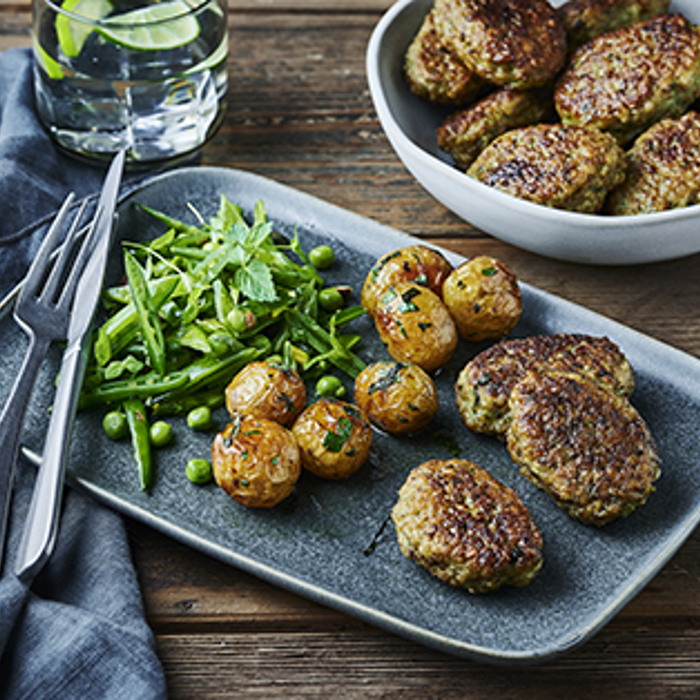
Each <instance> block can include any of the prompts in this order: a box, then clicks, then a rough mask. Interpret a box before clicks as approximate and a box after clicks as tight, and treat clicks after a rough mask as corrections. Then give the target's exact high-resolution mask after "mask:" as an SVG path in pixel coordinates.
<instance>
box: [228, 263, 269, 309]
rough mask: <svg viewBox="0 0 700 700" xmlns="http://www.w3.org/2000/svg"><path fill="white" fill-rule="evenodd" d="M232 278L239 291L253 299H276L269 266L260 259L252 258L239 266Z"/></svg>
mask: <svg viewBox="0 0 700 700" xmlns="http://www.w3.org/2000/svg"><path fill="white" fill-rule="evenodd" d="M234 279H235V283H236V286H237V287H238V288H239V289H240V290H241V292H242V293H243V294H245V295H246V296H248V297H249V298H250V299H253V300H254V301H277V299H278V296H277V290H276V289H275V283H274V280H273V279H272V273H271V272H270V268H269V267H268V266H267V265H266V264H265V263H264V262H262V261H261V260H257V259H253V260H251V261H250V262H248V263H247V264H246V265H243V266H242V267H239V268H238V270H236V275H235V278H234Z"/></svg>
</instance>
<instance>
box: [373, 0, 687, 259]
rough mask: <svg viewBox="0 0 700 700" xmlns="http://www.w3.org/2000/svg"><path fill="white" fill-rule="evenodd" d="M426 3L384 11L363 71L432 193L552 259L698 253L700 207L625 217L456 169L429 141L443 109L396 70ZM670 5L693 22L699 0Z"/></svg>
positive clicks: (402, 152) (397, 145)
mask: <svg viewBox="0 0 700 700" xmlns="http://www.w3.org/2000/svg"><path fill="white" fill-rule="evenodd" d="M562 2H563V0H552V4H553V5H560V4H562ZM431 5H432V0H399V2H397V3H396V4H395V5H393V6H392V7H391V8H390V9H389V10H388V11H387V13H386V14H385V15H384V16H383V17H382V19H381V20H380V22H379V23H378V24H377V26H376V28H375V30H374V32H373V33H372V36H371V38H370V41H369V45H368V48H367V77H368V81H369V87H370V92H371V94H372V99H373V101H374V106H375V109H376V110H377V115H378V117H379V121H380V122H381V125H382V127H383V129H384V131H385V133H386V135H387V138H388V139H389V141H390V143H391V145H392V146H393V148H394V150H395V151H396V153H397V154H398V156H399V158H401V160H402V161H403V164H404V165H405V166H406V168H407V169H408V170H409V171H410V172H411V174H412V175H413V176H414V177H415V178H416V180H418V182H420V184H421V185H422V186H423V187H425V189H426V190H427V191H428V192H430V194H431V195H432V196H433V197H435V198H436V199H437V200H438V201H440V202H441V203H442V204H444V205H445V206H446V207H448V208H449V209H451V210H452V211H453V212H455V213H456V214H457V215H458V216H460V217H461V218H462V219H464V220H465V221H468V222H469V223H471V224H473V225H474V226H476V227H477V228H479V229H481V230H482V231H485V232H486V233H489V234H491V235H493V236H495V237H496V238H500V239H501V240H503V241H507V242H508V243H512V244H513V245H516V246H519V247H520V248H524V249H526V250H529V251H532V252H534V253H539V254H541V255H546V256H548V257H551V258H556V259H559V260H568V261H573V262H581V263H592V264H598V265H632V264H639V263H649V262H658V261H662V260H671V259H674V258H680V257H684V256H687V255H691V254H693V253H697V252H700V206H692V207H687V208H684V209H676V210H672V211H665V212H659V213H656V214H640V215H638V216H624V217H608V216H601V215H592V214H578V213H573V212H567V211H562V210H557V209H551V208H549V207H545V206H542V205H539V204H534V203H531V202H527V201H525V200H521V199H517V198H515V197H511V196H510V195H506V194H504V193H502V192H499V191H498V190H495V189H493V188H491V187H487V186H486V185H483V184H481V183H480V182H477V181H476V180H474V179H473V178H470V177H468V176H467V175H465V174H464V173H462V172H460V171H459V170H457V169H456V168H455V167H454V165H453V164H452V159H451V157H450V156H448V155H447V154H445V153H442V152H441V151H440V150H439V149H438V146H437V140H436V130H437V127H438V126H439V125H440V123H441V122H442V120H443V118H444V117H445V115H446V114H447V113H448V110H446V109H444V108H441V107H438V106H436V105H433V104H431V103H429V102H427V101H425V100H422V99H420V98H418V97H416V96H414V95H413V94H412V93H411V92H410V90H409V89H408V87H407V86H406V84H405V82H404V79H403V76H402V72H401V69H402V63H403V55H404V53H405V51H406V48H407V46H408V44H409V43H410V41H411V39H412V38H413V36H414V35H415V33H416V32H417V31H418V28H419V26H420V24H421V22H422V20H423V17H424V16H425V15H426V13H427V12H428V10H429V9H430V7H431ZM671 10H672V11H679V12H682V13H683V14H684V15H685V16H686V17H687V18H688V19H689V20H690V21H692V22H694V23H697V24H700V2H698V0H672V2H671Z"/></svg>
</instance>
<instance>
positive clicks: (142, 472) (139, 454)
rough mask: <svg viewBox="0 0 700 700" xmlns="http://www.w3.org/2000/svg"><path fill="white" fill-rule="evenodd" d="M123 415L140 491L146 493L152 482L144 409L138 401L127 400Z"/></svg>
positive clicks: (149, 442) (146, 420) (148, 438)
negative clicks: (129, 434)
mask: <svg viewBox="0 0 700 700" xmlns="http://www.w3.org/2000/svg"><path fill="white" fill-rule="evenodd" d="M124 413H126V421H127V424H128V426H129V432H130V433H131V444H132V446H133V448H134V460H135V461H136V465H137V467H138V471H139V482H140V485H141V490H142V491H147V490H148V489H149V488H150V487H151V482H152V480H153V464H152V460H151V441H150V436H149V429H148V419H147V414H146V407H145V406H144V405H143V402H142V401H140V400H139V399H127V400H126V401H125V402H124Z"/></svg>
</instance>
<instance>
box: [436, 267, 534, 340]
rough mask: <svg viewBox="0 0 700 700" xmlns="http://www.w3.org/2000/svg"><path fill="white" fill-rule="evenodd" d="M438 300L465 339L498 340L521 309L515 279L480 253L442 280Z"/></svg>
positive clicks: (510, 272)
mask: <svg viewBox="0 0 700 700" xmlns="http://www.w3.org/2000/svg"><path fill="white" fill-rule="evenodd" d="M442 300H443V301H444V303H445V306H447V310H448V311H449V312H450V314H451V315H452V318H453V319H454V320H455V323H456V324H457V330H458V331H459V334H460V335H461V336H462V338H464V339H465V340H468V341H471V342H477V341H481V340H499V339H500V338H502V337H503V336H504V335H507V334H508V333H510V332H511V331H512V330H513V328H515V325H516V324H517V322H518V320H519V319H520V314H521V313H522V310H523V301H522V296H521V294H520V287H519V286H518V280H517V278H516V276H515V275H514V274H513V272H512V271H511V269H510V268H509V267H508V266H507V265H505V264H504V263H502V262H501V261H500V260H496V258H491V257H488V256H486V255H480V256H478V257H476V258H472V259H471V260H467V261H466V262H464V263H462V264H461V265H460V266H459V267H457V268H456V269H455V270H454V271H453V272H452V274H451V275H450V276H449V277H448V278H447V279H446V280H445V284H444V286H443V288H442Z"/></svg>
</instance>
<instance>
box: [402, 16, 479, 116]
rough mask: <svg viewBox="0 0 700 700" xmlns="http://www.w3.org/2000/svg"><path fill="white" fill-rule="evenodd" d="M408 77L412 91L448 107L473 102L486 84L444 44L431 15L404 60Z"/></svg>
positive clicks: (427, 17)
mask: <svg viewBox="0 0 700 700" xmlns="http://www.w3.org/2000/svg"><path fill="white" fill-rule="evenodd" d="M404 76H405V78H406V82H407V83H408V86H409V87H410V88H411V92H412V93H413V94H414V95H417V96H418V97H422V98H423V99H426V100H430V101H431V102H437V103H438V104H444V105H454V106H458V105H463V104H467V103H469V102H471V101H472V100H474V99H475V98H476V96H477V95H478V94H479V92H480V91H481V89H482V87H483V85H484V81H483V80H482V79H481V78H480V77H479V76H478V75H476V73H474V72H472V71H470V70H469V69H468V68H467V67H466V66H465V65H464V63H462V61H461V60H460V59H459V58H457V56H455V55H454V54H453V53H452V52H451V51H448V50H447V49H446V48H445V47H444V46H443V44H442V40H441V39H440V37H439V36H438V33H437V32H436V31H435V25H434V23H433V13H432V12H429V13H428V14H427V15H426V17H425V20H423V24H422V25H421V27H420V29H419V30H418V33H417V34H416V36H415V37H414V38H413V41H412V42H411V43H410V45H409V47H408V50H407V51H406V56H405V58H404Z"/></svg>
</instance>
